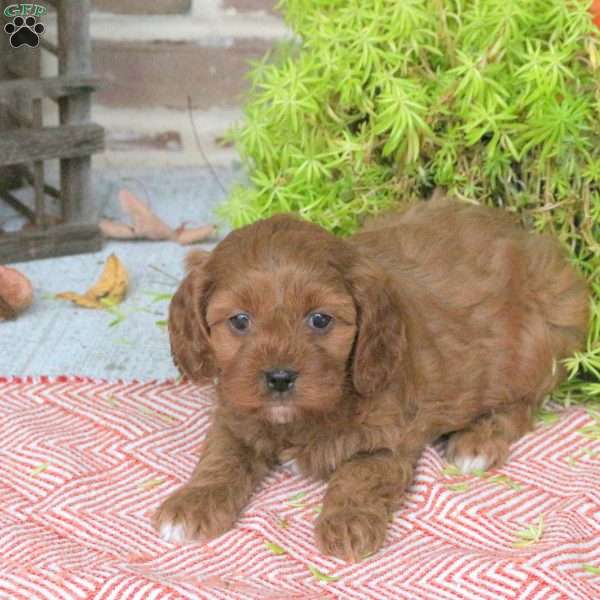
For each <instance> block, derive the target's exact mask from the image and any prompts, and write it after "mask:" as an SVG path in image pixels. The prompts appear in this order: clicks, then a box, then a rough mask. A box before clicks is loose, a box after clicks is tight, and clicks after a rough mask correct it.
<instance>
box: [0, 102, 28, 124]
mask: <svg viewBox="0 0 600 600" xmlns="http://www.w3.org/2000/svg"><path fill="white" fill-rule="evenodd" d="M0 107H1V108H2V110H4V111H6V114H7V115H8V117H9V118H10V119H12V120H13V121H15V122H16V124H17V125H20V126H21V127H33V121H32V120H31V119H30V118H29V117H28V116H27V115H24V114H23V113H21V112H19V111H18V110H15V109H13V107H12V106H11V105H10V104H9V103H8V100H0ZM2 129H14V127H0V131H1V130H2Z"/></svg>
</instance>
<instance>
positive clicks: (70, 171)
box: [57, 0, 92, 222]
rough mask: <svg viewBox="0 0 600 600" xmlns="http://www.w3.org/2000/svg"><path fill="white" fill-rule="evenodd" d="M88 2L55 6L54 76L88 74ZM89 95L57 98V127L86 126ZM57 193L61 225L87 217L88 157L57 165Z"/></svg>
mask: <svg viewBox="0 0 600 600" xmlns="http://www.w3.org/2000/svg"><path fill="white" fill-rule="evenodd" d="M91 8H92V4H91V0H60V1H59V4H58V19H57V21H58V46H59V55H58V72H59V74H60V75H63V76H71V77H72V76H82V75H85V76H89V75H91V74H92V42H91V38H90V12H91ZM91 107H92V101H91V94H90V93H86V92H81V93H80V94H77V95H76V96H70V97H65V98H61V99H60V100H59V102H58V108H59V118H60V124H61V125H76V124H77V125H78V124H80V123H89V121H90V116H91ZM60 189H61V193H62V210H63V214H62V216H63V218H64V220H65V221H70V222H72V221H81V220H82V219H83V220H85V219H87V217H88V213H89V212H90V209H91V203H92V161H91V158H90V157H89V156H83V157H81V158H73V159H68V160H65V159H63V160H61V161H60Z"/></svg>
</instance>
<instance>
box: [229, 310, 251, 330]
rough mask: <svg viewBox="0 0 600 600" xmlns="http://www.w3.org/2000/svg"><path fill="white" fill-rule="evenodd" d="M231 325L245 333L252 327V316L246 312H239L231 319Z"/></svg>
mask: <svg viewBox="0 0 600 600" xmlns="http://www.w3.org/2000/svg"><path fill="white" fill-rule="evenodd" d="M229 325H230V326H231V328H232V329H233V330H234V331H237V332H238V333H245V332H246V331H248V329H249V327H250V317H249V316H248V315H247V314H246V313H238V314H237V315H233V317H230V319H229Z"/></svg>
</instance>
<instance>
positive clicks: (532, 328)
mask: <svg viewBox="0 0 600 600" xmlns="http://www.w3.org/2000/svg"><path fill="white" fill-rule="evenodd" d="M188 267H189V272H188V274H187V277H186V278H185V280H184V281H183V283H182V284H181V287H180V288H179V290H178V291H177V293H176V295H175V297H174V299H173V302H172V304H171V309H170V315H169V331H170V336H171V346H172V351H173V356H174V358H175V361H176V363H177V364H178V366H179V367H180V369H181V370H182V371H183V373H185V374H186V375H188V376H189V377H190V378H191V379H193V380H195V381H205V380H206V379H207V378H214V377H217V378H218V383H217V394H218V404H217V407H216V412H215V415H214V422H213V424H212V428H211V430H210V432H209V434H208V439H207V443H206V449H205V451H204V454H203V456H202V458H201V459H200V461H199V463H198V466H197V468H196V469H195V471H194V473H193V474H192V476H191V478H190V481H189V482H188V483H187V484H186V485H185V486H183V487H182V488H181V489H179V490H178V491H176V492H175V493H174V494H173V495H172V496H170V497H169V498H168V499H167V500H166V501H165V502H164V504H163V505H162V506H161V507H160V509H159V511H158V513H157V515H156V526H157V528H158V529H159V531H160V532H161V534H162V536H163V537H164V538H165V539H167V540H171V541H184V540H191V539H196V538H203V537H212V536H216V535H219V534H221V533H223V532H225V531H227V530H228V529H229V528H231V527H232V526H233V525H234V523H235V521H236V519H237V518H238V515H239V514H240V511H241V510H242V509H243V507H244V505H245V504H246V503H247V501H248V499H249V498H250V495H251V494H252V491H253V490H254V488H255V486H256V485H257V483H258V482H259V481H260V479H261V478H262V477H263V476H264V475H265V474H266V473H267V471H268V470H269V469H270V468H271V467H272V466H273V465H275V464H276V463H277V462H278V460H279V459H280V458H281V457H282V456H283V457H286V458H290V457H291V458H294V459H295V460H296V462H297V465H298V467H299V468H300V470H301V472H303V473H305V474H306V475H309V476H312V477H319V478H326V479H328V480H329V484H328V488H327V492H326V495H325V499H324V503H323V510H322V513H321V515H320V518H319V521H318V523H317V529H316V538H317V543H318V546H319V548H320V549H321V550H322V551H323V552H325V553H327V554H333V555H335V556H338V557H340V558H343V559H346V560H359V559H360V558H361V557H363V556H365V555H366V554H368V553H371V552H373V551H375V550H377V549H378V548H380V547H381V545H382V544H383V542H384V540H385V535H386V528H387V524H388V521H389V519H390V516H391V514H392V513H393V511H394V510H395V509H396V508H397V507H398V506H399V504H400V502H401V500H402V494H403V492H404V490H406V488H407V486H408V485H409V484H410V482H411V479H412V475H413V469H414V466H415V463H416V461H417V459H418V458H419V455H420V454H421V452H422V450H423V448H424V446H425V445H426V444H429V443H430V442H432V441H433V440H435V439H436V438H437V437H438V436H440V435H442V434H447V433H450V434H451V436H450V439H449V446H448V457H449V459H450V460H452V461H454V462H455V463H456V464H457V465H458V466H459V467H460V468H461V469H462V470H463V471H464V472H469V471H472V470H474V469H487V468H489V467H492V466H499V465H501V464H502V463H503V462H504V461H505V460H506V458H507V455H508V452H509V446H510V444H511V443H512V442H513V441H515V440H516V439H517V438H519V437H520V436H522V435H523V434H524V433H525V432H526V431H527V430H528V429H530V428H531V426H532V413H533V411H534V410H535V408H536V407H537V406H538V405H539V403H540V401H541V400H542V398H543V397H544V396H545V395H546V394H547V393H548V392H549V391H551V390H552V388H554V387H555V386H556V384H557V383H558V382H559V381H560V380H561V379H562V378H563V376H564V371H563V368H562V367H561V363H560V360H561V359H563V358H565V357H566V356H569V355H570V354H571V353H572V352H574V351H575V350H577V349H579V348H581V346H582V344H583V343H584V340H585V335H586V327H587V322H588V308H589V302H588V294H587V289H586V285H585V283H584V281H583V280H582V279H581V278H580V277H579V276H578V275H577V274H576V273H575V272H574V270H573V269H572V268H571V267H570V266H569V264H568V263H567V260H566V258H565V256H564V253H563V252H562V250H561V249H560V247H559V245H558V243H557V242H556V241H555V240H553V239H551V238H549V237H544V236H539V235H532V234H528V233H526V232H525V231H523V230H522V229H521V228H520V227H518V226H517V225H516V224H515V222H514V221H513V219H512V218H511V217H510V216H509V215H508V214H507V213H504V212H502V211H500V210H495V209H489V208H482V207H475V206H469V205H462V204H458V203H454V202H450V201H448V200H436V201H431V202H426V203H422V204H419V205H416V206H414V207H412V208H411V209H409V210H408V211H407V212H405V213H403V214H388V215H385V216H384V217H382V218H379V219H376V220H374V221H372V222H371V223H370V224H367V226H366V227H365V228H364V229H363V230H362V231H361V232H359V233H358V234H356V235H354V236H353V237H351V238H350V239H347V240H342V239H338V238H336V237H334V236H333V235H331V234H329V233H327V232H326V231H325V230H323V229H321V228H320V227H318V226H316V225H313V224H310V223H308V222H305V221H301V220H298V219H296V218H293V217H290V216H287V215H278V216H275V217H272V218H270V219H267V220H264V221H260V222H258V223H256V224H254V225H250V226H247V227H243V228H242V229H239V230H237V231H234V232H233V233H231V234H230V235H228V236H227V237H226V238H225V240H223V242H221V243H220V244H219V245H218V247H217V248H216V249H215V251H214V252H213V253H212V254H211V255H210V256H202V255H192V257H191V259H190V261H189V264H188Z"/></svg>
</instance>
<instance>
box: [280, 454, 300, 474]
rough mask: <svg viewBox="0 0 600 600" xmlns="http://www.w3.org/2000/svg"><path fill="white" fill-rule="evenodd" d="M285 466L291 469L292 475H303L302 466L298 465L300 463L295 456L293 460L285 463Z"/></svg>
mask: <svg viewBox="0 0 600 600" xmlns="http://www.w3.org/2000/svg"><path fill="white" fill-rule="evenodd" d="M283 466H284V467H285V468H286V469H287V470H288V471H290V472H291V474H292V475H301V473H300V467H298V463H297V462H296V461H295V460H294V459H293V458H292V460H288V461H287V462H285V463H283Z"/></svg>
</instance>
